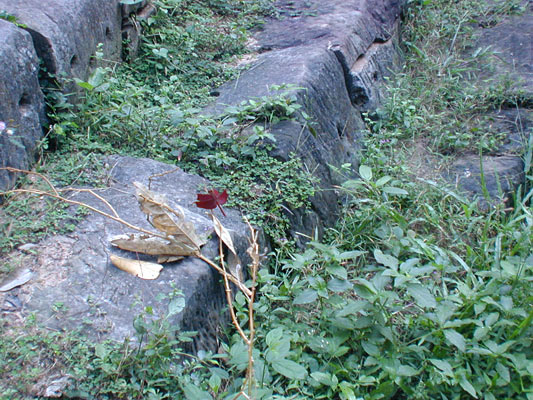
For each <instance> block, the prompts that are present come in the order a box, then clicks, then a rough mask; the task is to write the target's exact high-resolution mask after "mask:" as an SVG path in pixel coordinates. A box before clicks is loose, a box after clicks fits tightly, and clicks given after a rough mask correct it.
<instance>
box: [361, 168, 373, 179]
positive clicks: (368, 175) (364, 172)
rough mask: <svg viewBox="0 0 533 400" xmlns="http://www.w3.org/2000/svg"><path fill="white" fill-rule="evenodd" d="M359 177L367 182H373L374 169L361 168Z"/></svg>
mask: <svg viewBox="0 0 533 400" xmlns="http://www.w3.org/2000/svg"><path fill="white" fill-rule="evenodd" d="M359 175H360V176H361V178H362V179H363V180H365V181H370V180H372V169H371V168H370V167H369V166H368V165H360V166H359Z"/></svg>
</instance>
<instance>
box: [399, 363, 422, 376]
mask: <svg viewBox="0 0 533 400" xmlns="http://www.w3.org/2000/svg"><path fill="white" fill-rule="evenodd" d="M396 374H397V375H398V376H414V375H417V374H418V371H417V370H416V369H414V368H413V367H411V366H409V365H400V367H399V368H398V370H397V371H396Z"/></svg>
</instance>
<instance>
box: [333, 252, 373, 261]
mask: <svg viewBox="0 0 533 400" xmlns="http://www.w3.org/2000/svg"><path fill="white" fill-rule="evenodd" d="M365 253H366V251H359V250H352V251H345V252H343V253H341V254H339V257H338V259H339V261H345V260H353V259H355V258H358V257H360V256H361V255H363V254H365Z"/></svg>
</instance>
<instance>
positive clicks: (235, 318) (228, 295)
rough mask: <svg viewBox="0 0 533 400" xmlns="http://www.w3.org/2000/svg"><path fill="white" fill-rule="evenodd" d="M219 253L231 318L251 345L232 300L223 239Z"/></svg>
mask: <svg viewBox="0 0 533 400" xmlns="http://www.w3.org/2000/svg"><path fill="white" fill-rule="evenodd" d="M218 253H219V255H220V265H221V267H222V270H223V271H224V273H223V274H222V276H223V278H224V289H225V292H226V300H227V302H228V309H229V313H230V315H231V320H232V322H233V325H235V328H237V332H239V335H241V337H242V339H243V340H244V342H245V343H246V344H247V345H249V344H250V343H249V340H248V337H247V336H246V334H245V333H244V331H243V330H242V328H241V325H240V324H239V320H238V319H237V315H235V309H234V308H233V300H232V298H231V297H232V296H231V295H232V292H231V287H230V285H229V280H228V275H229V273H228V271H227V270H226V263H225V262H224V248H223V245H222V239H220V240H219V241H218Z"/></svg>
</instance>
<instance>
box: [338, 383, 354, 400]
mask: <svg viewBox="0 0 533 400" xmlns="http://www.w3.org/2000/svg"><path fill="white" fill-rule="evenodd" d="M339 388H340V389H341V393H342V394H343V396H344V399H345V400H357V398H356V397H355V393H354V391H353V389H352V385H351V384H350V383H348V382H346V381H342V382H341V383H340V384H339Z"/></svg>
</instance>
